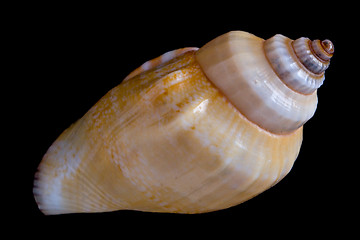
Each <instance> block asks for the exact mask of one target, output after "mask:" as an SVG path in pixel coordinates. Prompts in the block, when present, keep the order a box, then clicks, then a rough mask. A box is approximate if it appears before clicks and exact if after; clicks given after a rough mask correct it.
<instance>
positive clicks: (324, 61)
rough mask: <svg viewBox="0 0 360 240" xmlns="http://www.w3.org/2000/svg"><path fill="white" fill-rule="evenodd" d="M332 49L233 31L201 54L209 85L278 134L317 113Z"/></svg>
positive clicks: (327, 43) (198, 56) (325, 43)
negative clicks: (212, 85) (319, 96)
mask: <svg viewBox="0 0 360 240" xmlns="http://www.w3.org/2000/svg"><path fill="white" fill-rule="evenodd" d="M333 50H334V46H333V45H332V43H331V42H330V41H329V40H324V41H319V40H315V41H310V40H309V39H307V38H299V39H297V40H295V41H293V40H291V39H289V38H287V37H285V36H283V35H280V34H277V35H275V36H274V37H272V38H270V39H268V40H264V39H261V38H259V37H256V36H255V35H253V34H250V33H247V32H242V31H232V32H229V33H226V34H224V35H221V36H219V37H217V38H215V39H214V40H212V41H210V42H209V43H207V44H206V45H205V46H203V47H202V48H200V49H199V51H198V52H197V54H196V59H197V61H198V62H199V64H200V66H201V68H202V70H203V71H204V73H205V75H206V76H207V77H208V79H209V80H210V81H211V82H212V83H213V84H214V85H215V86H216V87H217V88H218V89H219V90H220V91H221V92H222V93H223V94H224V96H225V97H226V98H227V99H228V100H229V101H230V102H231V103H232V104H233V105H234V106H235V107H236V108H237V109H238V110H239V112H240V113H242V114H243V115H244V116H245V117H247V118H248V119H249V120H250V121H252V122H253V123H255V124H257V125H258V126H260V127H261V128H263V129H265V130H267V131H269V132H272V133H276V134H286V133H289V132H292V131H294V130H295V129H298V128H299V127H301V126H302V125H303V124H304V123H305V122H306V121H308V120H309V119H310V118H311V117H312V116H313V115H314V113H315V110H316V106H317V91H316V89H317V88H319V87H320V86H321V85H322V83H323V81H324V78H325V77H324V71H325V70H326V68H327V67H328V66H329V60H330V58H331V56H332V54H333Z"/></svg>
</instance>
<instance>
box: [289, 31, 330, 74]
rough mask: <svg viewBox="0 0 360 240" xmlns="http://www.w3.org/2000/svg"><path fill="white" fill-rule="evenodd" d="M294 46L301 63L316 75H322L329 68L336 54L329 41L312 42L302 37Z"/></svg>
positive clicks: (294, 42)
mask: <svg viewBox="0 0 360 240" xmlns="http://www.w3.org/2000/svg"><path fill="white" fill-rule="evenodd" d="M292 46H293V48H294V51H295V53H296V56H297V57H298V58H299V60H300V62H301V63H302V64H303V65H304V66H305V67H306V68H307V69H308V70H309V71H311V72H313V73H315V74H321V73H322V72H324V71H325V70H326V69H327V68H328V67H329V64H330V58H331V57H332V55H333V53H334V46H333V44H332V43H331V41H329V40H324V41H322V42H321V41H320V40H314V41H311V40H310V39H308V38H304V37H302V38H299V39H296V40H295V41H293V43H292Z"/></svg>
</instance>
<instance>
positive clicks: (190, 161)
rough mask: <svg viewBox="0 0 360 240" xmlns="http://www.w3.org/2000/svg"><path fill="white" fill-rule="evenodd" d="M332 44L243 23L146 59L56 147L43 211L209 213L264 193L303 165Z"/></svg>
mask: <svg viewBox="0 0 360 240" xmlns="http://www.w3.org/2000/svg"><path fill="white" fill-rule="evenodd" d="M333 49H334V47H333V45H332V43H331V42H330V41H329V40H324V41H322V42H320V41H318V40H315V41H310V40H308V39H306V38H300V39H297V40H295V41H293V40H291V39H289V38H286V37H284V36H282V35H275V36H274V37H273V38H270V39H268V40H266V41H265V40H263V39H261V38H258V37H256V36H254V35H252V34H249V33H246V32H241V31H233V32H229V33H227V34H224V35H222V36H220V37H218V38H216V39H214V40H213V41H211V42H209V43H208V44H206V45H205V46H204V47H202V48H200V49H197V48H184V49H179V50H175V51H171V52H168V53H165V54H164V55H162V56H160V57H158V58H156V59H154V60H151V61H148V62H146V63H144V64H143V65H142V66H140V67H139V68H138V69H136V70H135V71H133V72H132V73H131V74H130V75H129V76H128V77H126V78H125V80H124V81H123V82H122V83H121V84H120V85H118V86H117V87H115V88H113V89H112V90H110V91H109V92H108V93H107V94H106V95H105V96H104V97H103V98H101V99H100V100H99V102H98V103H96V104H95V105H94V106H93V107H92V108H91V109H90V110H89V111H88V112H87V113H86V114H85V115H84V116H83V117H82V118H81V119H79V120H78V121H77V122H75V123H74V124H73V125H71V126H70V127H69V128H68V129H67V130H65V131H64V132H63V133H62V134H61V135H60V136H59V138H58V139H57V140H56V141H55V142H54V143H53V144H52V145H51V147H50V148H49V150H48V151H47V153H46V154H45V156H44V158H43V160H42V161H41V163H40V165H39V168H38V172H37V173H36V176H35V181H34V196H35V199H36V202H37V204H38V206H39V209H40V210H41V211H42V212H43V213H45V214H63V213H75V212H104V211H116V210H122V209H131V210H140V211H151V212H174V213H202V212H209V211H215V210H219V209H224V208H228V207H231V206H234V205H237V204H239V203H242V202H244V201H246V200H248V199H250V198H252V197H254V196H256V195H257V194H259V193H261V192H263V191H265V190H266V189H268V188H270V187H271V186H273V185H275V184H276V183H277V182H279V181H280V180H281V179H282V178H283V177H284V176H285V175H286V174H287V173H288V172H289V171H290V169H291V167H292V166H293V163H294V161H295V159H296V158H297V156H298V153H299V150H300V146H301V142H302V128H303V127H302V126H303V124H304V123H305V122H306V121H307V120H308V119H310V118H311V117H312V116H313V114H314V112H315V109H316V105H317V95H316V89H317V88H318V87H320V86H321V84H322V83H323V80H324V71H325V69H326V68H327V67H328V66H329V60H330V58H331V56H332V54H333Z"/></svg>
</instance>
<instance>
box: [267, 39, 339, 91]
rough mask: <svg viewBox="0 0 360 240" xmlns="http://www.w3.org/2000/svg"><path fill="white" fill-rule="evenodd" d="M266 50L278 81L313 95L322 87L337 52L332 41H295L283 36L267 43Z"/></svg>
mask: <svg viewBox="0 0 360 240" xmlns="http://www.w3.org/2000/svg"><path fill="white" fill-rule="evenodd" d="M264 49H265V54H266V57H267V58H268V60H269V62H270V64H271V65H272V67H273V69H274V71H275V72H276V73H277V74H278V76H279V78H280V79H281V80H282V81H283V82H284V83H285V84H286V85H288V87H290V88H291V89H293V90H295V91H297V92H300V93H302V94H310V93H312V92H314V91H315V90H316V89H318V88H319V87H320V86H321V85H322V84H323V82H324V79H325V76H324V71H325V70H326V69H327V68H328V67H329V64H330V58H331V57H332V55H333V52H334V46H333V44H332V43H331V42H330V41H329V40H324V41H320V40H314V41H311V40H310V39H308V38H304V37H301V38H298V39H296V40H294V41H293V40H291V39H289V38H287V37H285V36H283V35H281V34H277V35H275V36H274V37H272V38H270V39H268V40H266V41H265V43H264Z"/></svg>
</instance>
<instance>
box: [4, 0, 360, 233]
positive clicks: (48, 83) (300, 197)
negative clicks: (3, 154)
mask: <svg viewBox="0 0 360 240" xmlns="http://www.w3.org/2000/svg"><path fill="white" fill-rule="evenodd" d="M137 5H138V6H137ZM210 7H211V6H206V7H204V6H201V5H200V6H194V5H193V4H192V3H185V2H184V3H177V4H174V5H173V6H166V5H159V6H155V5H153V4H143V3H138V4H134V6H130V5H129V6H125V5H124V6H116V7H115V6H101V7H100V6H98V5H89V4H87V5H81V6H73V5H58V6H54V5H51V6H44V5H41V6H31V11H30V10H29V11H26V7H25V9H23V10H25V12H26V14H24V15H23V16H21V17H20V16H19V19H18V22H17V27H16V28H15V29H13V31H12V32H13V33H14V35H13V36H12V38H11V39H13V41H14V42H13V43H14V44H15V45H16V47H14V48H13V49H14V53H13V54H12V57H13V58H14V59H16V61H15V60H14V62H15V63H16V64H17V65H16V66H18V67H16V69H15V70H14V71H13V75H12V78H13V80H14V81H13V83H15V86H14V87H13V88H12V90H11V91H10V92H11V94H12V97H10V98H9V99H8V101H10V102H11V101H12V100H11V99H14V98H19V97H20V98H21V99H22V100H21V104H16V105H17V108H16V113H17V115H19V117H16V120H17V121H19V123H17V121H15V117H14V122H16V124H17V125H18V126H19V129H21V131H20V132H19V133H18V134H17V135H16V136H15V138H16V139H15V140H13V141H12V143H13V144H14V145H16V146H17V148H16V149H17V150H15V152H14V154H13V155H15V156H16V157H15V159H18V161H16V163H15V164H16V165H19V166H21V170H22V172H21V174H20V173H19V174H18V175H21V179H22V180H21V181H20V184H19V185H18V186H17V189H18V190H17V191H18V192H21V194H22V197H21V200H20V202H21V203H20V204H19V206H18V207H17V209H19V210H21V211H20V213H19V214H20V215H17V216H18V217H19V218H21V216H29V217H31V218H33V221H32V223H35V225H37V224H40V223H45V222H47V223H54V225H53V226H54V227H56V226H57V225H56V224H60V225H61V224H63V225H61V226H62V227H64V228H66V227H69V226H74V225H77V224H78V223H80V222H89V220H90V221H94V222H99V224H100V222H102V224H105V225H106V224H110V226H114V225H117V224H119V228H121V229H122V230H124V227H121V226H128V225H132V226H134V225H135V226H136V225H137V224H140V223H141V224H145V225H147V224H158V225H156V227H154V228H152V231H153V233H158V232H161V231H163V230H162V228H163V227H162V225H161V224H160V223H164V222H165V223H169V224H170V225H172V227H173V229H177V230H179V229H187V228H186V227H185V226H188V225H191V226H193V227H194V228H196V227H195V226H199V229H200V230H199V231H201V232H202V231H204V232H209V231H211V228H203V227H200V223H205V222H208V223H209V222H212V223H215V225H217V224H220V222H223V221H222V220H220V219H226V221H229V222H231V228H234V229H238V230H244V229H246V228H247V226H259V227H256V229H258V230H255V231H253V232H252V233H253V234H254V235H256V234H260V233H261V231H262V229H264V228H263V227H270V228H272V229H275V230H276V232H279V231H283V230H284V229H283V228H284V226H286V227H287V229H289V230H291V231H293V232H295V233H296V234H297V233H298V232H302V231H305V232H307V231H308V232H309V233H310V231H311V230H316V232H317V233H320V234H322V233H324V232H329V231H330V232H331V231H338V230H340V231H345V229H342V228H341V227H339V224H340V223H342V222H343V221H344V219H347V218H349V216H351V214H353V211H355V209H352V210H349V208H348V206H349V205H351V200H352V199H353V198H354V197H355V195H354V194H355V187H351V184H352V183H353V180H352V177H353V176H352V175H351V174H349V171H351V169H352V168H354V163H355V160H357V159H356V157H354V156H352V155H351V154H350V150H349V149H351V148H352V147H351V145H352V144H353V142H356V141H358V139H353V138H352V137H353V136H356V135H355V131H357V129H356V128H355V129H354V128H353V126H354V125H353V124H352V121H353V120H352V119H353V117H354V115H353V114H354V113H353V112H354V110H353V109H354V108H355V107H354V105H355V104H356V101H355V100H354V99H355V97H356V95H353V94H352V93H350V90H351V89H350V90H349V83H348V82H351V81H355V79H353V78H354V77H348V76H346V73H349V72H350V71H348V70H345V68H346V67H348V66H347V64H345V62H346V60H345V59H346V55H345V54H346V52H347V47H348V45H349V41H348V39H347V38H346V37H344V36H347V35H348V34H345V33H346V32H348V30H347V29H346V27H348V26H349V25H351V24H353V23H352V21H351V20H350V18H348V16H347V15H345V17H344V16H343V14H344V13H345V14H346V12H342V10H341V9H342V8H340V6H339V8H338V6H334V5H333V6H331V8H330V7H329V6H327V5H326V4H325V3H322V4H320V6H316V5H313V6H312V7H311V8H310V7H309V6H303V7H300V8H299V9H297V8H294V7H290V8H283V7H281V6H280V5H279V6H271V5H269V6H266V5H265V6H263V4H262V3H258V4H255V5H254V6H250V5H249V6H243V5H236V4H235V2H234V4H227V5H226V4H224V5H221V6H218V5H215V6H212V8H210ZM274 9H277V10H274ZM231 30H243V31H248V32H250V33H253V34H255V35H257V36H259V37H262V38H264V39H267V38H270V37H271V36H273V35H275V34H276V33H281V34H283V35H285V36H287V37H289V38H292V39H296V38H298V37H302V36H305V37H308V38H310V39H326V38H328V39H330V40H331V41H332V42H333V43H334V45H335V55H334V57H333V59H332V61H331V64H330V67H329V69H328V70H327V72H326V79H325V82H324V85H323V86H322V87H321V88H320V89H319V91H318V97H319V103H318V108H317V112H316V113H315V116H314V117H313V118H312V119H311V120H310V121H309V122H308V123H306V125H305V127H304V141H303V145H302V148H301V151H300V155H299V156H298V158H297V160H296V162H295V165H294V167H293V169H292V171H291V172H290V173H289V174H288V175H287V176H286V177H285V178H284V179H283V180H282V181H281V182H280V183H278V184H277V185H276V186H274V187H273V188H271V189H269V190H267V191H265V192H264V193H262V194H260V195H259V196H257V197H255V198H253V199H252V200H250V201H248V202H245V203H243V204H240V205H238V206H235V207H232V208H229V209H225V210H221V211H217V212H212V213H205V214H197V215H183V214H166V213H143V212H135V211H118V212H111V213H95V214H68V215H59V216H44V215H43V214H42V213H41V212H40V211H39V210H38V208H37V205H36V203H35V201H34V198H33V195H32V184H33V179H34V173H35V172H36V168H37V166H38V164H39V162H40V161H41V158H42V156H43V155H44V154H45V152H46V150H47V149H48V148H49V147H50V145H51V144H52V142H53V141H54V140H55V139H56V138H57V137H58V136H59V135H60V134H61V132H62V131H63V130H64V129H66V128H67V127H68V126H69V125H70V124H71V123H73V122H75V121H76V120H77V119H79V118H81V117H82V116H83V115H84V114H85V113H86V112H87V110H89V109H90V108H91V106H93V105H94V104H95V103H96V102H97V101H98V100H99V99H100V98H101V97H102V96H103V95H104V94H105V93H106V92H107V91H109V90H110V89H111V88H113V87H115V86H116V85H118V84H119V83H120V82H121V80H122V79H123V78H124V77H125V76H126V75H127V74H128V73H129V72H131V71H132V70H133V69H135V68H136V67H138V66H140V65H141V64H142V63H144V62H145V61H147V60H150V59H152V58H154V57H157V56H159V55H161V54H162V53H165V52H166V51H170V50H174V49H177V48H182V47H192V46H196V47H201V46H202V45H204V44H205V43H207V42H208V41H210V40H212V39H213V38H215V37H217V36H219V35H221V34H223V33H226V32H228V31H231ZM15 50H16V51H15ZM352 71H353V70H352ZM354 87H355V86H354ZM350 88H351V87H350ZM350 113H352V114H350ZM19 146H21V147H20V148H19ZM348 214H350V215H348ZM346 216H347V217H346ZM350 218H351V217H350ZM99 219H100V220H101V221H99ZM143 219H145V221H143ZM230 219H231V220H230ZM44 220H45V221H44ZM55 221H56V224H55ZM133 224H134V225H133ZM141 224H140V226H142V225H141ZM182 224H183V225H182ZM348 227H349V226H348ZM125 229H126V227H125ZM141 229H142V227H139V230H137V229H135V232H137V233H138V234H140V232H141ZM34 230H35V232H36V231H38V230H39V229H38V228H36V227H35V228H34ZM179 231H180V232H181V230H179ZM119 234H120V233H119ZM238 236H239V237H240V236H241V235H238ZM119 237H120V236H119Z"/></svg>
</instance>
